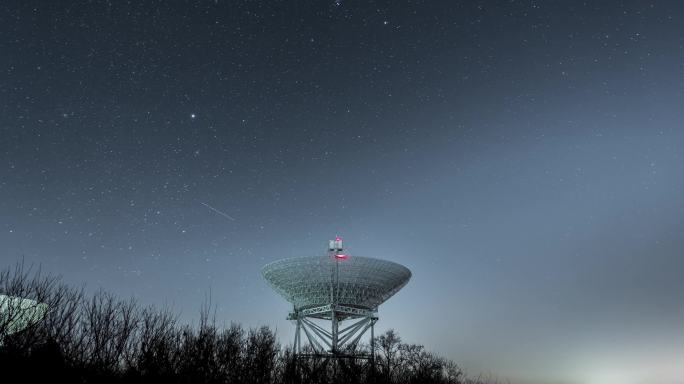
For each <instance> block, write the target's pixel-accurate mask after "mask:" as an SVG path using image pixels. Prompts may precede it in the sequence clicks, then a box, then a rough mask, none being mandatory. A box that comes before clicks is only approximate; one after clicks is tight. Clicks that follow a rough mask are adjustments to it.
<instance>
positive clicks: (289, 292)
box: [261, 256, 411, 310]
mask: <svg viewBox="0 0 684 384" xmlns="http://www.w3.org/2000/svg"><path fill="white" fill-rule="evenodd" d="M337 262H338V266H339V291H338V295H337V296H338V298H337V303H338V304H340V305H347V306H353V307H357V308H366V309H374V308H376V307H377V306H378V305H380V304H381V303H383V302H384V301H385V300H387V299H389V298H390V297H391V296H392V295H394V294H395V293H397V291H399V290H400V289H401V288H402V287H403V286H404V285H406V283H408V281H409V279H410V278H411V271H409V269H408V268H406V267H404V266H403V265H400V264H397V263H394V262H391V261H387V260H380V259H373V258H369V257H360V256H350V257H349V258H348V259H345V260H339V261H337ZM334 272H335V259H333V258H331V257H329V256H318V257H296V258H291V259H283V260H277V261H274V262H272V263H269V264H266V265H265V266H264V267H263V268H262V269H261V274H262V275H263V276H264V278H265V279H266V281H268V282H269V284H270V285H271V286H272V287H273V289H274V290H275V291H276V292H278V293H279V294H280V295H281V296H283V297H284V298H285V299H286V300H287V301H289V302H291V303H292V304H294V306H295V308H296V309H298V310H299V309H305V308H311V307H316V306H320V305H325V304H330V302H331V281H332V279H333V273H334ZM334 285H336V284H334Z"/></svg>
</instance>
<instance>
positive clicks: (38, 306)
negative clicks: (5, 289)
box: [0, 294, 48, 346]
mask: <svg viewBox="0 0 684 384" xmlns="http://www.w3.org/2000/svg"><path fill="white" fill-rule="evenodd" d="M47 309H48V307H47V305H46V304H44V303H39V302H37V301H35V300H31V299H25V298H22V297H16V296H7V295H2V294H0V346H1V345H3V339H4V338H5V337H6V336H9V335H11V334H14V333H17V332H21V331H23V330H24V329H26V328H28V327H30V326H32V325H34V324H36V323H38V322H39V321H41V320H42V319H43V318H44V317H45V314H46V313H47Z"/></svg>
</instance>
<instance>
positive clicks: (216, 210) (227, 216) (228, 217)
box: [200, 201, 235, 221]
mask: <svg viewBox="0 0 684 384" xmlns="http://www.w3.org/2000/svg"><path fill="white" fill-rule="evenodd" d="M200 204H202V205H204V206H205V207H207V208H209V209H211V210H212V211H214V212H216V213H218V214H219V215H221V216H223V217H225V218H227V219H230V220H232V221H235V219H234V218H233V217H230V215H228V214H227V213H225V212H221V211H219V210H218V209H216V208H214V207H212V206H211V205H209V204H207V203H203V202H201V201H200Z"/></svg>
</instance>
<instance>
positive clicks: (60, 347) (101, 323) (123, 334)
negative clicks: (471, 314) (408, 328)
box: [0, 263, 487, 384]
mask: <svg viewBox="0 0 684 384" xmlns="http://www.w3.org/2000/svg"><path fill="white" fill-rule="evenodd" d="M0 294H4V295H8V296H17V297H23V298H29V299H32V300H36V301H37V302H40V303H45V304H47V306H48V311H47V312H46V315H45V317H44V318H43V319H42V320H41V321H37V322H31V323H30V324H28V327H26V328H25V329H24V330H22V331H20V332H11V331H10V330H11V327H12V326H11V324H12V322H13V321H16V320H17V318H18V316H20V313H19V311H16V310H12V308H7V306H5V308H2V311H1V312H2V314H0V382H2V383H5V382H8V383H10V382H23V383H27V382H44V383H57V382H59V383H169V384H173V383H179V384H180V383H193V384H201V383H206V384H210V383H211V384H213V383H217V384H218V383H221V384H232V383H245V384H250V383H254V384H256V383H272V384H281V383H282V384H289V383H292V384H294V383H316V384H318V383H321V384H323V383H345V384H354V383H359V384H360V383H379V384H394V383H428V384H429V383H440V384H441V383H444V384H480V383H482V384H484V383H485V381H487V380H484V379H481V378H475V379H471V378H467V377H466V376H465V374H464V373H463V371H462V370H461V369H460V368H459V367H458V365H456V364H455V363H454V362H452V361H450V360H447V359H444V358H442V357H439V356H437V355H435V354H433V353H430V352H428V351H427V350H425V348H424V347H423V346H422V345H416V344H407V343H403V342H402V341H401V338H400V337H399V336H398V335H397V334H396V333H395V332H394V331H393V330H389V331H387V332H386V333H384V334H382V335H380V336H378V337H377V338H376V340H375V341H376V342H375V349H376V350H375V356H376V359H375V364H372V363H371V362H370V361H367V360H325V359H313V358H311V359H302V358H300V359H295V358H294V354H293V350H292V347H291V346H281V344H280V343H279V342H278V340H277V339H276V336H275V334H274V332H273V331H272V330H271V329H269V328H268V327H260V328H253V329H244V328H242V327H241V326H240V325H237V324H232V325H231V326H230V327H227V328H221V327H219V326H217V325H216V320H215V317H213V316H211V306H210V305H208V304H205V305H204V306H203V309H202V310H201V313H200V319H199V324H198V325H197V326H194V327H193V326H189V325H183V324H179V322H178V319H177V316H176V315H174V314H173V313H171V312H170V311H169V310H168V309H160V308H155V307H143V306H140V305H139V304H137V303H136V302H135V301H134V300H121V299H118V298H117V297H115V296H114V295H112V294H110V293H107V292H104V291H99V292H97V293H95V294H93V295H86V294H85V293H84V290H83V289H82V288H81V289H76V288H73V287H70V286H68V285H66V284H63V283H62V282H61V281H60V279H59V278H57V277H54V276H45V275H43V274H41V273H40V271H39V270H37V271H34V270H32V268H25V267H24V265H23V263H20V264H17V266H16V267H13V268H7V269H5V270H3V271H2V272H0ZM26 309H27V308H23V309H22V310H23V311H25V310H26ZM358 348H362V349H364V350H365V352H369V346H368V345H361V346H359V347H358Z"/></svg>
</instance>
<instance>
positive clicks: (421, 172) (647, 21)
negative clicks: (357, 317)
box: [0, 0, 684, 384]
mask: <svg viewBox="0 0 684 384" xmlns="http://www.w3.org/2000/svg"><path fill="white" fill-rule="evenodd" d="M683 122H684V4H682V3H681V2H680V1H653V2H651V1H619V2H618V1H594V2H580V1H570V0H568V1H529V0H528V1H457V0H450V1H446V0H435V1H427V0H426V1H418V0H414V1H408V0H404V1H398V0H394V1H371V0H363V1H361V0H338V1H334V0H315V1H314V0H307V1H304V0H290V1H266V0H264V1H256V0H253V1H246V0H216V1H171V0H170V1H130V2H125V1H118V0H117V1H42V2H36V1H3V2H2V3H1V4H0V262H1V265H0V266H2V267H6V266H8V265H12V264H13V263H15V262H17V261H19V260H21V259H22V257H23V258H24V259H25V262H26V263H29V264H30V263H33V264H35V265H38V264H40V265H41V266H42V270H43V271H44V272H49V273H53V274H58V275H61V276H63V280H64V281H65V282H67V283H70V284H73V285H76V286H80V285H81V284H85V285H86V289H87V290H88V291H95V290H96V289H99V288H103V289H105V290H107V291H111V292H114V293H116V294H117V295H120V296H122V297H129V296H134V297H135V298H137V300H138V301H139V302H140V303H141V304H144V305H148V304H154V305H158V306H165V305H166V306H169V307H171V308H172V309H173V310H174V311H176V312H178V313H180V318H181V319H182V321H186V322H190V323H192V322H195V323H196V322H197V319H198V311H199V309H200V306H201V303H202V301H204V300H205V298H207V297H208V296H211V300H212V302H213V303H214V304H215V305H217V307H218V310H217V318H218V320H219V322H221V323H226V324H229V323H230V322H231V321H235V322H240V323H242V324H243V325H245V326H247V327H255V326H259V325H262V324H265V325H270V326H273V327H276V328H277V330H278V335H279V337H280V339H281V341H282V342H283V343H288V342H290V341H291V340H292V334H293V332H294V327H293V326H292V325H291V324H289V323H288V322H287V321H286V320H285V317H286V315H287V312H288V310H289V308H290V307H289V304H288V303H287V302H285V301H284V300H283V299H282V298H280V297H279V296H277V295H276V294H275V293H274V292H273V291H271V289H270V288H269V287H268V285H267V284H266V282H265V281H264V280H263V279H262V278H261V276H260V274H259V270H260V267H261V266H262V265H263V264H265V263H267V262H269V261H273V260H276V259H279V258H283V257H294V256H312V255H322V254H324V252H325V247H326V244H327V240H328V239H331V238H333V237H334V236H335V235H340V236H342V237H343V238H344V240H345V242H346V245H347V247H348V251H349V254H350V255H351V257H353V256H354V255H363V256H370V257H379V258H384V259H388V260H392V261H396V262H399V263H402V264H404V265H406V266H407V267H409V268H410V269H411V270H412V272H413V278H412V279H411V281H410V282H409V284H408V285H407V286H406V287H405V288H404V289H403V290H402V291H401V292H399V293H398V294H397V295H396V296H395V297H393V298H392V299H390V300H389V301H388V302H387V303H386V304H384V305H383V306H381V307H380V311H379V314H380V322H379V323H378V330H377V332H380V331H383V330H385V329H388V328H395V329H396V330H397V331H398V332H399V334H400V335H401V336H402V337H403V339H404V340H405V341H409V342H416V343H421V344H424V345H426V347H427V348H428V349H430V350H432V351H435V352H438V353H440V354H442V355H444V356H446V357H449V358H452V359H454V360H455V361H456V362H458V363H459V364H460V365H461V366H463V367H464V368H465V369H466V370H467V371H468V372H469V373H470V374H478V373H480V372H484V373H491V374H492V375H496V376H498V377H501V378H509V379H511V380H512V381H513V382H525V383H531V382H538V383H544V384H548V383H569V384H655V383H663V382H667V383H675V382H677V381H676V380H682V377H684V368H681V364H680V363H681V362H682V361H684V327H683V324H684V279H683V278H682V272H683V271H684V254H683V250H684V235H682V234H683V233H684V198H682V195H683V193H684V127H683V126H682V125H683V124H682V123H683ZM677 364H679V365H680V366H679V367H678V366H677Z"/></svg>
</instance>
